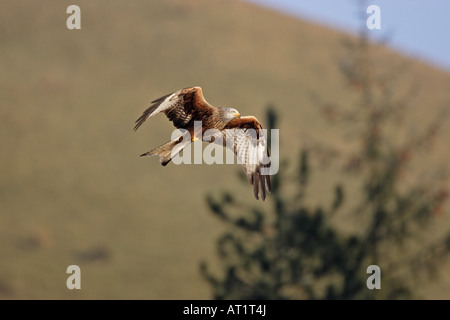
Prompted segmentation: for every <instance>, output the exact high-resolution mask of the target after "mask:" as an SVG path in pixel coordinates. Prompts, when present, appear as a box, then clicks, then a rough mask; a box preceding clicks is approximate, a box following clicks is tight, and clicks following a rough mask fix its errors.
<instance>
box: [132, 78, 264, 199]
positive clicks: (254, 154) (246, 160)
mask: <svg viewBox="0 0 450 320" xmlns="http://www.w3.org/2000/svg"><path fill="white" fill-rule="evenodd" d="M161 112H162V113H164V114H165V115H166V116H167V118H168V119H169V120H170V121H172V123H173V124H174V126H175V127H176V128H178V129H186V132H185V133H184V134H183V135H182V136H180V137H179V138H177V139H175V140H172V141H169V142H167V143H165V144H163V145H161V146H159V147H157V148H155V149H153V150H151V151H149V152H146V153H144V154H142V155H141V156H153V155H158V156H159V157H160V162H161V164H162V165H163V166H165V165H167V164H168V163H169V162H170V160H171V159H172V157H174V156H175V155H176V154H178V153H179V152H180V151H181V150H183V149H184V148H185V147H186V146H188V145H189V142H191V141H195V140H196V139H198V138H199V137H195V133H196V131H195V127H194V124H195V123H194V122H195V121H201V122H202V130H201V132H202V136H203V134H204V133H205V131H206V130H208V129H216V130H218V131H216V132H218V135H220V138H222V144H223V146H226V147H229V148H230V149H232V151H233V152H234V153H235V154H236V155H237V158H238V162H239V163H240V164H241V165H242V166H243V168H244V171H245V173H246V175H247V178H248V180H249V182H250V184H252V185H253V190H254V195H255V197H256V199H259V197H260V196H261V199H262V200H265V198H266V193H267V192H270V190H271V187H270V175H269V174H268V173H267V172H266V170H267V171H268V169H269V167H270V163H269V162H270V161H269V158H268V156H269V155H268V150H267V144H266V140H265V137H264V134H263V131H262V126H261V124H260V123H259V121H258V120H257V119H256V118H255V117H253V116H249V117H241V116H240V114H239V112H237V110H236V109H234V108H216V107H214V106H212V105H211V104H209V103H208V102H207V101H206V100H205V98H204V97H203V92H202V88H200V87H189V88H184V89H181V90H179V91H176V92H174V93H170V94H167V95H165V96H163V97H161V98H159V99H156V100H154V101H152V105H151V106H150V107H149V108H148V109H147V110H145V111H144V113H143V114H142V115H141V116H140V117H139V118H138V119H137V120H136V123H135V126H134V130H135V131H136V130H137V129H138V128H139V127H140V126H141V125H142V124H143V123H144V121H145V120H147V119H148V118H151V117H153V116H154V115H156V114H158V113H161ZM249 129H251V130H249ZM185 135H186V136H187V135H190V137H191V139H190V140H187V139H184V138H185V137H186V136H185ZM203 138H204V137H203ZM217 138H218V136H217V134H216V136H214V135H213V136H210V137H209V140H208V142H216V143H217V141H220V140H218V139H217ZM226 139H233V140H230V141H233V143H232V144H231V145H228V144H226V141H227V140H226ZM186 141H187V142H186ZM263 169H264V170H263Z"/></svg>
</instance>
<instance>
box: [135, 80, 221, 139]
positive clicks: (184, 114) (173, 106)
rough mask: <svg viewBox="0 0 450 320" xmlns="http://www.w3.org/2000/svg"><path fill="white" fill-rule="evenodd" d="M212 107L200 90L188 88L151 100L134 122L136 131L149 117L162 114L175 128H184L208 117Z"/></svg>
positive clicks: (212, 109) (198, 88)
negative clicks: (150, 103) (149, 104)
mask: <svg viewBox="0 0 450 320" xmlns="http://www.w3.org/2000/svg"><path fill="white" fill-rule="evenodd" d="M214 109H215V108H214V107H213V106H211V105H210V104H209V103H208V102H207V101H206V100H205V98H204V97H203V92H202V88H200V87H189V88H184V89H181V90H178V91H176V92H174V93H170V94H167V95H165V96H163V97H161V98H159V99H156V100H153V101H152V105H151V106H150V107H149V108H148V109H147V110H145V111H144V113H143V114H142V115H141V116H140V117H139V118H138V119H137V120H136V123H135V126H134V131H136V130H137V129H138V128H139V127H140V126H141V125H142V124H143V123H144V122H145V120H147V119H148V118H150V117H153V116H154V115H156V114H158V113H160V112H163V113H164V114H165V115H166V116H167V118H169V120H170V121H172V122H173V124H174V126H175V127H177V128H186V127H187V126H188V125H189V124H190V123H192V122H193V121H194V120H201V119H202V118H203V117H205V116H210V115H211V114H212V113H213V111H214Z"/></svg>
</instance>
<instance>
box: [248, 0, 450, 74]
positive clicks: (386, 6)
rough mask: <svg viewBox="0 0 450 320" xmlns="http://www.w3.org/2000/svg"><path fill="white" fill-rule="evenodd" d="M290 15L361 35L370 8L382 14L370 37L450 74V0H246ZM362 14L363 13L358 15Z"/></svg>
mask: <svg viewBox="0 0 450 320" xmlns="http://www.w3.org/2000/svg"><path fill="white" fill-rule="evenodd" d="M246 1H248V2H253V3H257V4H261V5H264V6H267V7H271V8H274V9H277V10H279V11H282V12H285V13H288V14H290V15H294V16H298V17H300V18H303V19H306V20H310V21H313V22H316V23H320V24H324V25H327V26H329V27H332V28H336V29H339V30H342V31H347V32H353V33H357V31H358V30H359V29H360V27H361V21H362V20H361V18H360V17H361V11H360V10H358V9H359V8H364V11H363V12H362V14H363V15H364V17H367V18H368V17H369V16H370V14H367V13H366V12H365V9H366V8H367V7H368V6H369V5H373V4H374V5H378V6H379V7H380V11H381V30H371V31H370V34H371V35H373V36H374V38H375V39H376V38H377V37H382V38H386V37H387V39H388V42H387V44H388V45H389V46H390V47H392V48H394V49H396V50H398V51H400V52H402V53H403V54H405V55H408V56H411V57H414V58H418V59H421V60H425V61H427V62H428V63H431V64H433V65H435V66H437V67H439V68H443V69H445V70H447V71H449V72H450V0H367V1H362V2H363V3H364V5H362V6H361V5H359V3H360V2H361V1H359V0H246ZM358 11H359V13H358Z"/></svg>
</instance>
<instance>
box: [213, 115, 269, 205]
mask: <svg viewBox="0 0 450 320" xmlns="http://www.w3.org/2000/svg"><path fill="white" fill-rule="evenodd" d="M221 133H222V139H223V140H222V142H221V143H222V144H223V146H224V147H227V148H228V149H231V150H232V151H233V152H234V153H235V154H236V157H237V161H238V163H239V164H241V165H242V167H243V169H244V172H245V174H246V175H247V178H248V181H249V183H250V184H252V185H253V191H254V194H255V197H256V199H259V196H261V199H262V200H265V198H266V193H267V192H270V191H271V186H270V175H269V169H270V158H269V152H268V148H267V141H266V138H265V136H264V132H263V130H262V127H261V124H260V123H259V121H258V120H257V119H256V118H255V117H241V118H239V119H233V120H231V121H230V122H228V124H227V125H226V126H225V128H224V129H223V130H222V131H221ZM218 141H220V140H218Z"/></svg>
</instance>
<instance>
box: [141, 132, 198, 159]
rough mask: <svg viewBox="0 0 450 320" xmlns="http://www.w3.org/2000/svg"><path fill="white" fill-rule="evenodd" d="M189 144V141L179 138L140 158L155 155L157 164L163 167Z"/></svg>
mask: <svg viewBox="0 0 450 320" xmlns="http://www.w3.org/2000/svg"><path fill="white" fill-rule="evenodd" d="M190 142H191V141H190V139H183V136H181V137H179V138H178V139H175V140H172V141H169V142H167V143H165V144H163V145H161V146H159V147H157V148H155V149H153V150H150V151H148V152H146V153H143V154H141V157H151V156H156V155H157V156H159V162H160V163H161V164H162V165H163V166H165V165H167V164H168V163H169V162H170V160H172V158H173V157H174V156H176V155H177V154H178V153H180V151H181V150H183V149H184V148H185V147H186V146H187V145H189V143H190Z"/></svg>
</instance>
